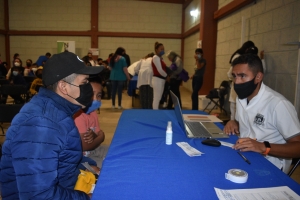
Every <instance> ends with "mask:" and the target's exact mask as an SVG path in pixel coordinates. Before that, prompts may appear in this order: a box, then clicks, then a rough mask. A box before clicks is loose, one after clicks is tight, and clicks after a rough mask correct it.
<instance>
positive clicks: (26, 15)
mask: <svg viewBox="0 0 300 200" xmlns="http://www.w3.org/2000/svg"><path fill="white" fill-rule="evenodd" d="M8 3H9V4H8V6H9V20H10V21H9V28H10V30H60V31H85V30H90V18H91V14H90V12H91V9H90V7H91V5H90V4H91V1H84V0H64V1H61V0H51V1H50V2H48V1H40V0H26V1H20V0H9V1H8Z"/></svg>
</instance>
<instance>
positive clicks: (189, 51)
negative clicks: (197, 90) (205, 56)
mask: <svg viewBox="0 0 300 200" xmlns="http://www.w3.org/2000/svg"><path fill="white" fill-rule="evenodd" d="M199 35H200V33H199V32H197V33H195V34H193V35H191V36H189V37H187V38H185V40H184V62H183V65H184V69H185V70H186V71H188V73H189V76H192V75H193V74H194V72H195V67H196V65H195V63H196V62H195V58H194V55H195V49H196V48H197V41H198V40H199ZM204 84H205V83H204ZM183 86H184V87H185V88H187V89H188V90H189V91H192V81H191V80H189V81H187V82H186V83H183Z"/></svg>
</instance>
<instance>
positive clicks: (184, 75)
mask: <svg viewBox="0 0 300 200" xmlns="http://www.w3.org/2000/svg"><path fill="white" fill-rule="evenodd" d="M170 68H171V70H173V71H174V70H176V69H177V66H176V65H175V64H174V63H172V64H171V66H170ZM178 76H179V78H180V79H181V80H183V81H184V82H187V81H188V80H189V79H190V77H189V73H188V72H187V71H186V70H185V69H182V70H181V72H180V74H178Z"/></svg>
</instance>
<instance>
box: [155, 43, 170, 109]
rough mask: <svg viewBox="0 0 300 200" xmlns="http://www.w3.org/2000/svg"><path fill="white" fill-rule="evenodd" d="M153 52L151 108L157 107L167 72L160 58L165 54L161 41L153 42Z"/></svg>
mask: <svg viewBox="0 0 300 200" xmlns="http://www.w3.org/2000/svg"><path fill="white" fill-rule="evenodd" d="M154 50H155V54H156V55H154V56H153V59H152V70H153V77H152V86H153V103H152V108H153V109H154V110H157V109H158V106H159V101H160V99H161V96H162V94H163V91H164V85H165V82H166V77H167V72H166V70H167V69H166V68H167V66H166V64H165V62H164V61H163V60H162V56H163V55H164V54H165V48H164V45H163V44H162V43H159V42H155V45H154Z"/></svg>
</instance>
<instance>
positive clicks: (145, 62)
mask: <svg viewBox="0 0 300 200" xmlns="http://www.w3.org/2000/svg"><path fill="white" fill-rule="evenodd" d="M153 56H154V53H149V54H148V55H147V56H145V58H144V59H141V60H140V61H139V62H138V63H137V65H136V66H135V68H134V72H135V73H136V74H138V80H137V87H138V88H139V91H140V102H141V106H142V108H143V109H152V101H153V88H152V84H151V82H152V77H153V71H152V64H151V63H152V57H153Z"/></svg>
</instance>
